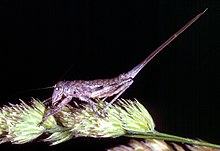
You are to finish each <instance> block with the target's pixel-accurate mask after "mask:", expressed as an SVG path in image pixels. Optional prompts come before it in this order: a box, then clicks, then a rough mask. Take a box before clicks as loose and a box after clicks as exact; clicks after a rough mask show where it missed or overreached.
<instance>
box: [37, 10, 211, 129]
mask: <svg viewBox="0 0 220 151" xmlns="http://www.w3.org/2000/svg"><path fill="white" fill-rule="evenodd" d="M206 10H207V9H205V10H204V11H203V12H201V13H199V14H198V15H197V16H195V17H194V18H193V19H192V20H190V21H189V22H188V23H187V24H186V25H185V26H183V27H182V28H181V29H180V30H178V31H177V32H176V33H175V34H173V35H172V36H171V37H170V38H169V39H167V40H166V41H165V42H164V43H163V44H162V45H160V46H159V47H158V48H157V49H156V50H154V51H153V52H152V53H151V54H150V55H149V56H148V57H147V58H145V59H144V60H143V61H142V62H140V63H139V64H138V65H137V66H135V67H134V68H133V69H131V70H130V71H128V72H127V73H123V74H120V75H119V76H117V77H115V78H111V79H96V80H89V81H86V80H74V81H59V82H58V83H57V84H56V85H55V86H54V91H53V94H52V107H53V108H52V109H50V110H49V111H48V112H47V113H46V115H45V116H44V117H43V119H42V121H41V122H40V123H39V126H41V125H42V124H43V123H44V122H45V120H47V118H48V117H49V116H50V115H54V114H56V113H57V112H59V111H60V110H61V109H62V108H63V107H64V106H65V105H67V104H68V103H69V102H70V101H71V100H72V99H73V98H77V99H79V100H80V101H84V102H87V103H88V104H89V105H90V106H91V108H92V110H93V111H94V112H95V113H97V114H98V115H99V113H98V112H97V111H96V109H95V104H94V101H93V100H94V99H102V101H104V100H105V99H106V98H109V97H112V100H111V101H110V102H109V103H108V104H107V105H106V106H105V107H104V108H103V109H102V113H105V111H106V109H107V108H108V107H109V106H110V105H111V104H112V103H113V102H115V101H116V100H117V99H118V97H119V96H120V95H121V94H122V93H123V92H125V90H127V89H128V88H129V87H130V86H131V85H132V83H133V79H134V77H135V76H136V75H137V74H138V73H139V72H140V71H141V69H143V67H144V66H145V65H146V64H148V62H149V61H151V59H153V58H154V57H155V56H156V55H157V54H158V53H159V52H161V50H163V49H164V48H165V47H166V46H167V45H168V44H169V43H171V42H172V41H173V40H174V39H176V38H177V36H179V35H180V34H181V33H182V32H183V31H185V30H186V29H187V28H188V27H189V26H191V25H192V24H193V23H194V22H195V21H196V20H197V19H198V18H199V17H200V16H202V15H203V14H204V13H205V11H206Z"/></svg>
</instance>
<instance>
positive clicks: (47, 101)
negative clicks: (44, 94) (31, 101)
mask: <svg viewBox="0 0 220 151" xmlns="http://www.w3.org/2000/svg"><path fill="white" fill-rule="evenodd" d="M51 99H52V97H49V98H48V99H46V100H44V101H43V102H42V103H43V104H45V105H47V104H49V103H50V102H49V101H50V100H51Z"/></svg>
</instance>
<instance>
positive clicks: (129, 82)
mask: <svg viewBox="0 0 220 151" xmlns="http://www.w3.org/2000/svg"><path fill="white" fill-rule="evenodd" d="M132 83H133V80H131V81H128V82H127V83H125V84H124V85H122V87H123V89H122V90H121V91H120V92H119V93H118V94H117V95H116V96H115V97H114V98H113V99H112V100H111V102H109V103H108V104H107V105H106V106H105V107H104V108H103V109H102V114H105V111H106V109H107V108H108V107H109V106H110V105H111V104H112V103H114V102H115V101H116V100H117V99H118V97H119V96H120V95H121V94H122V93H124V92H125V90H127V89H128V88H129V87H130V85H131V84H132ZM104 99H105V98H104Z"/></svg>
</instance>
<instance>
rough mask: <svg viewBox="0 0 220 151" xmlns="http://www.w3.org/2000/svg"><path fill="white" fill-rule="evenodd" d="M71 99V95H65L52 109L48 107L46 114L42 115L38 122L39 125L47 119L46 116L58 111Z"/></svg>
mask: <svg viewBox="0 0 220 151" xmlns="http://www.w3.org/2000/svg"><path fill="white" fill-rule="evenodd" d="M71 100H72V97H71V96H68V97H66V98H65V99H63V100H62V101H61V103H60V104H58V105H57V106H56V107H55V108H54V109H50V110H49V111H48V112H47V114H46V115H45V116H44V117H43V119H42V121H41V122H40V123H39V126H42V125H43V123H44V122H45V121H46V120H47V118H48V117H49V116H51V115H54V114H56V113H57V112H59V111H60V110H61V109H62V108H63V107H64V106H65V105H66V104H67V103H69V102H70V101H71Z"/></svg>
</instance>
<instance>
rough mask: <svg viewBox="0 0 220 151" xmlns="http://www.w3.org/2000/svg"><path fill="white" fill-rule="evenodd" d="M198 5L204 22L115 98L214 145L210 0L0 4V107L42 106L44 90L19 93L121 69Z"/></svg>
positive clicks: (214, 44)
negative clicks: (130, 101) (32, 103)
mask: <svg viewBox="0 0 220 151" xmlns="http://www.w3.org/2000/svg"><path fill="white" fill-rule="evenodd" d="M206 7H208V8H209V10H208V11H207V12H206V14H205V15H204V16H202V17H201V18H200V19H199V20H198V21H197V22H196V23H195V24H193V26H192V27H190V28H189V29H188V30H187V31H186V32H184V33H183V34H182V35H181V36H180V37H178V39H176V40H175V41H174V42H172V44H170V45H169V46H168V47H167V48H166V49H165V50H164V51H163V52H162V53H160V54H159V55H158V56H157V57H156V58H155V59H153V60H152V61H151V62H150V63H149V64H148V65H147V66H146V67H145V68H144V69H143V71H142V72H140V74H139V75H138V76H137V77H136V78H135V82H134V84H133V85H132V86H131V87H130V88H129V90H127V91H126V93H124V94H123V98H137V99H138V100H139V101H140V102H141V103H142V104H144V105H145V107H146V108H147V109H148V110H149V112H150V113H151V114H152V116H153V118H154V120H155V123H156V129H157V130H158V131H161V132H166V133H170V134H175V135H180V136H184V137H190V138H201V139H204V140H207V141H210V142H213V143H217V144H220V135H219V134H220V129H219V127H220V123H219V114H220V110H219V108H220V104H219V101H220V95H219V93H220V86H219V84H220V80H219V76H220V75H219V73H220V70H219V58H220V55H219V51H220V45H219V43H220V38H219V37H220V35H219V28H220V24H219V18H220V2H219V1H218V0H213V1H208V0H200V1H194V2H192V1H190V0H189V1H188V0H184V1H179V0H178V1H177V0H176V1H175V0H167V1H164V0H158V1H154V2H149V1H146V0H140V1H127V0H126V1H116V2H113V1H78V0H66V1H44V2H39V1H29V0H27V1H24V0H19V1H10V0H2V1H1V2H0V15H1V17H0V26H1V28H0V67H1V68H0V70H1V74H0V75H1V78H0V80H1V95H0V100H1V102H0V105H1V106H3V105H4V104H7V103H8V102H12V103H19V100H18V99H19V98H21V99H23V100H25V101H30V98H31V97H32V96H33V97H35V98H39V99H42V100H43V99H46V98H48V97H50V96H51V93H52V90H41V91H30V92H27V91H26V90H30V89H35V88H40V87H46V86H51V85H54V84H55V83H56V82H57V81H59V80H74V79H86V80H89V79H96V78H109V77H114V76H117V75H118V74H120V73H122V72H126V71H128V70H129V69H131V68H132V67H134V66H135V65H136V64H137V63H139V62H140V61H142V59H144V58H145V57H146V56H147V55H148V54H149V53H151V52H152V51H153V50H154V49H155V48H156V47H158V46H159V45H160V44H161V43H162V42H163V41H165V40H166V39H167V38H168V37H169V36H171V35H172V34H173V33H174V32H176V31H177V30H178V29H179V28H180V27H181V26H183V25H184V24H185V23H186V22H188V21H189V20H190V19H191V18H193V17H194V16H195V15H197V14H198V13H199V12H201V11H203V10H204V9H205V8H206ZM69 69H70V70H69ZM67 71H68V72H67ZM22 91H26V92H22ZM21 92H22V93H21ZM127 141H128V139H125V138H118V139H91V138H77V139H72V140H70V141H68V142H66V143H63V144H61V145H58V146H55V147H48V145H47V144H44V143H29V144H24V145H10V144H9V143H6V144H2V145H0V148H4V147H7V148H9V149H11V150H15V149H17V150H18V149H19V150H24V149H28V150H30V149H34V148H36V147H37V148H40V149H43V148H46V149H47V150H50V149H60V150H61V149H63V150H64V149H68V148H75V147H81V148H84V149H85V148H86V147H88V146H89V147H90V148H91V149H92V148H93V149H98V150H101V149H106V148H109V147H111V146H114V145H116V144H120V143H126V142H127ZM1 150H2V149H1Z"/></svg>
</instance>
